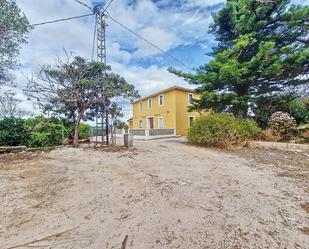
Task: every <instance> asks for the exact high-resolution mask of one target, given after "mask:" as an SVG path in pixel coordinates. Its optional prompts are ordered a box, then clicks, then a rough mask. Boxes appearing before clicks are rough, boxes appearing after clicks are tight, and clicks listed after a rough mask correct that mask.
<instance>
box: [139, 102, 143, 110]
mask: <svg viewBox="0 0 309 249" xmlns="http://www.w3.org/2000/svg"><path fill="white" fill-rule="evenodd" d="M139 110H143V102H139Z"/></svg>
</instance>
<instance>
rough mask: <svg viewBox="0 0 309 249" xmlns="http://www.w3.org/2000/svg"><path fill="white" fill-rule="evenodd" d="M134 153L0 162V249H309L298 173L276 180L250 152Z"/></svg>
mask: <svg viewBox="0 0 309 249" xmlns="http://www.w3.org/2000/svg"><path fill="white" fill-rule="evenodd" d="M135 145H136V148H135V149H132V150H126V149H123V148H122V149H120V150H115V149H112V150H104V149H103V150H100V149H98V150H95V149H91V148H81V149H73V148H62V149H57V150H54V151H51V152H48V153H41V154H40V153H37V154H35V155H34V156H33V154H29V155H28V156H27V155H24V156H21V157H20V156H19V157H18V158H12V159H10V158H9V157H8V156H6V158H2V157H0V248H29V246H30V247H36V248H53V249H54V248H55V249H60V248H61V249H64V248H72V249H73V248H74V249H79V248H80V249H82V248H83V249H85V248H94V249H102V248H104V249H114V248H119V249H122V248H127V249H128V248H135V249H148V248H149V249H150V248H158V249H159V248H160V249H165V248H166V249H167V248H183V249H191V248H192V249H198V248H309V242H308V241H309V240H308V228H309V219H308V214H307V213H306V211H307V205H308V204H307V203H309V200H308V194H307V193H306V187H304V186H306V185H304V182H307V183H308V168H307V167H302V168H301V170H302V172H303V177H302V178H301V179H299V178H293V177H281V176H280V175H279V173H280V172H281V170H282V169H281V168H278V167H275V166H276V165H275V164H274V163H273V161H272V160H271V159H270V160H268V161H267V160H263V161H262V160H259V159H261V158H260V157H261V155H263V153H262V154H261V153H257V152H254V153H253V152H252V151H251V150H250V149H247V151H240V152H228V151H220V150H215V149H207V148H198V147H194V146H189V145H187V144H186V143H185V142H184V141H183V139H181V138H178V139H164V140H154V141H138V142H135ZM110 152H112V153H110ZM250 153H251V154H250ZM272 153H274V156H273V157H272V158H273V159H276V160H277V161H278V160H280V156H278V153H279V152H278V153H277V152H272ZM286 157H287V158H288V159H284V161H286V160H288V162H289V163H288V164H289V165H288V166H290V167H291V169H292V170H291V171H293V170H295V169H296V168H297V167H298V165H299V163H300V162H302V161H303V160H305V161H306V160H308V157H306V156H303V157H302V156H299V157H300V158H299V160H298V159H297V160H292V159H293V158H290V157H294V156H293V154H291V155H290V156H289V155H287V154H286ZM286 169H287V168H285V170H286ZM32 241H34V243H30V244H27V243H28V242H32ZM22 244H24V246H21V247H14V246H16V245H22Z"/></svg>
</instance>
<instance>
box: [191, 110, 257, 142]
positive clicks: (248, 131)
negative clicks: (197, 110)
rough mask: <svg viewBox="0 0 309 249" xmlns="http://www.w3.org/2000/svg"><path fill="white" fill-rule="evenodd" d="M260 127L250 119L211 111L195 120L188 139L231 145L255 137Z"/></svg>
mask: <svg viewBox="0 0 309 249" xmlns="http://www.w3.org/2000/svg"><path fill="white" fill-rule="evenodd" d="M259 132H260V129H259V128H258V127H257V125H256V124H255V123H254V122H253V121H251V120H249V119H240V120H239V119H236V118H235V117H234V116H232V115H227V114H219V113H210V114H207V115H204V116H202V117H200V118H198V119H196V120H195V121H194V122H193V125H192V127H191V128H190V130H189V134H188V141H189V142H190V143H192V144H198V145H209V146H217V147H229V146H232V145H237V144H240V143H242V142H244V141H246V140H248V139H253V138H254V137H255V136H256V135H257V134H258V133H259Z"/></svg>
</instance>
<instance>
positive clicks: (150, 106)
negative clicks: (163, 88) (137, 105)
mask: <svg viewBox="0 0 309 249" xmlns="http://www.w3.org/2000/svg"><path fill="white" fill-rule="evenodd" d="M149 103H151V105H149ZM147 106H148V109H151V108H152V98H150V99H147Z"/></svg>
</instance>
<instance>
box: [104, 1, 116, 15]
mask: <svg viewBox="0 0 309 249" xmlns="http://www.w3.org/2000/svg"><path fill="white" fill-rule="evenodd" d="M113 1H114V0H110V1H109V3H108V5H106V7H105V9H104V11H103V13H105V12H106V11H107V9H108V7H109V6H110V5H111V4H112V2H113Z"/></svg>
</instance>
